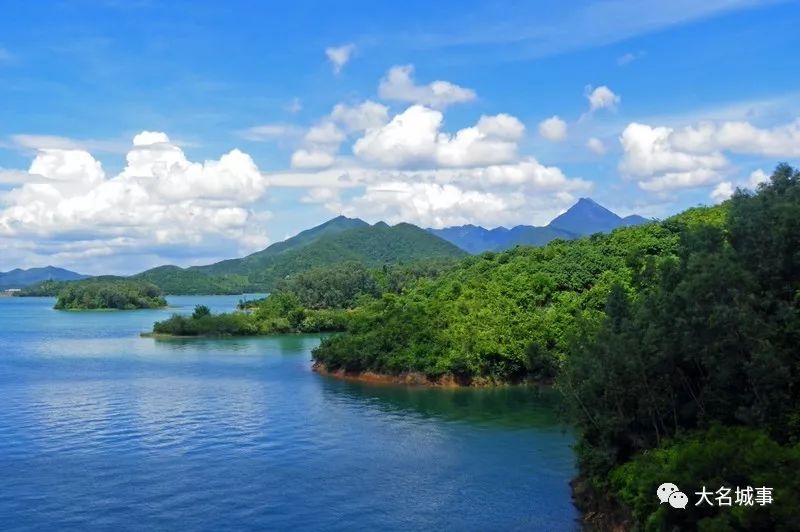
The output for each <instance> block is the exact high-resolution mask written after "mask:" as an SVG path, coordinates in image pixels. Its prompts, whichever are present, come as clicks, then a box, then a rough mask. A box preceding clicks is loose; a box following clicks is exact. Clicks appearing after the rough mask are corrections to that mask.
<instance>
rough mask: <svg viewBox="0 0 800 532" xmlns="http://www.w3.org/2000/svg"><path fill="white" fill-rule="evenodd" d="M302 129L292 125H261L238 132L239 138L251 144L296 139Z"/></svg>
mask: <svg viewBox="0 0 800 532" xmlns="http://www.w3.org/2000/svg"><path fill="white" fill-rule="evenodd" d="M301 132H302V129H301V128H299V127H298V126H295V125H293V124H281V123H277V124H263V125H260V126H253V127H249V128H247V129H244V130H242V131H239V136H240V137H242V138H244V139H246V140H251V141H253V142H264V141H275V140H286V139H291V138H294V137H297V136H298V135H300V134H301Z"/></svg>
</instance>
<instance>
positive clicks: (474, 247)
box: [428, 225, 576, 253]
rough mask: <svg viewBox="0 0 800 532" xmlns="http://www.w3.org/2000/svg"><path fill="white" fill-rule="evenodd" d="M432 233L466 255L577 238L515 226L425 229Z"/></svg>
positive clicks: (526, 226)
mask: <svg viewBox="0 0 800 532" xmlns="http://www.w3.org/2000/svg"><path fill="white" fill-rule="evenodd" d="M428 231H430V232H431V233H433V234H434V235H436V236H439V237H441V238H443V239H445V240H447V241H448V242H451V243H453V244H455V245H456V246H458V247H460V248H461V249H463V250H464V251H466V252H468V253H482V252H484V251H501V250H504V249H508V248H511V247H514V246H516V245H528V246H543V245H545V244H547V243H548V242H550V241H551V240H553V239H556V238H564V239H571V238H575V236H576V235H574V234H572V233H568V232H567V231H561V230H559V229H554V228H552V227H535V226H532V225H518V226H516V227H512V228H511V229H506V228H505V227H497V228H495V229H486V228H484V227H480V226H477V225H462V226H459V227H447V228H445V229H428Z"/></svg>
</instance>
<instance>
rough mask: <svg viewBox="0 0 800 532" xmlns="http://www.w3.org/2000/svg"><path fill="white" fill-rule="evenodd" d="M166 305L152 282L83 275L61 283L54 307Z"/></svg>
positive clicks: (128, 308) (136, 307)
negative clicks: (81, 278)
mask: <svg viewBox="0 0 800 532" xmlns="http://www.w3.org/2000/svg"><path fill="white" fill-rule="evenodd" d="M165 306H167V301H166V300H165V299H164V297H163V295H162V293H161V289H160V288H158V287H157V286H156V285H154V284H152V283H145V282H141V281H127V280H105V279H101V278H93V279H86V280H83V281H72V282H68V283H64V284H63V286H61V287H60V289H59V292H58V299H57V300H56V304H55V307H54V308H56V309H58V310H100V309H116V310H133V309H142V308H159V307H165Z"/></svg>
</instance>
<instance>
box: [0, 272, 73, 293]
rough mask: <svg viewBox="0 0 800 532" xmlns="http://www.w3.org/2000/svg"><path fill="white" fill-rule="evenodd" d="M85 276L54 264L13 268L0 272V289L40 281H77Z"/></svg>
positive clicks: (23, 285) (28, 284)
mask: <svg viewBox="0 0 800 532" xmlns="http://www.w3.org/2000/svg"><path fill="white" fill-rule="evenodd" d="M86 277H88V276H86V275H82V274H80V273H75V272H73V271H70V270H65V269H64V268H56V267H55V266H46V267H44V268H30V269H27V270H22V269H20V268H15V269H13V270H11V271H7V272H0V290H8V289H10V288H23V287H25V286H30V285H32V284H36V283H41V282H42V281H51V280H52V281H77V280H78V279H85V278H86Z"/></svg>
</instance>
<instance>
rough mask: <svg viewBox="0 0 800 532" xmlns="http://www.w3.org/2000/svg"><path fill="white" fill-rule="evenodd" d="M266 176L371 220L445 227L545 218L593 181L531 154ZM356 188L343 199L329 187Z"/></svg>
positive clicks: (338, 209) (315, 200)
mask: <svg viewBox="0 0 800 532" xmlns="http://www.w3.org/2000/svg"><path fill="white" fill-rule="evenodd" d="M270 182H271V183H273V184H276V185H282V186H297V187H309V188H310V189H311V190H313V191H314V192H313V193H308V194H306V196H305V197H304V201H306V202H309V203H312V202H313V203H322V204H324V205H325V206H326V207H327V208H329V210H331V211H332V212H335V213H337V214H338V213H344V214H347V215H348V216H359V217H362V218H366V219H369V220H372V221H377V220H386V221H388V222H391V223H396V222H400V221H406V222H411V223H416V224H419V225H422V226H433V227H444V226H448V225H457V224H461V223H480V224H484V225H488V226H497V225H503V224H505V225H514V224H519V223H547V221H549V220H550V219H551V218H553V217H554V216H556V215H558V214H559V213H560V212H561V211H563V209H564V208H566V207H567V206H569V205H570V204H572V203H573V202H574V201H575V196H574V195H573V193H581V194H583V193H586V192H588V191H589V190H591V183H590V182H588V181H584V180H582V179H575V178H569V177H567V176H566V175H564V173H563V172H562V171H561V170H560V169H559V168H557V167H554V166H545V165H543V164H541V163H540V162H538V161H537V160H536V159H534V158H532V157H529V158H526V159H523V160H520V161H516V162H513V163H508V164H497V165H488V166H484V167H471V168H431V169H417V170H413V169H398V168H387V169H370V168H364V167H351V168H337V169H325V170H322V171H319V172H307V173H275V174H271V175H270ZM342 188H350V189H351V190H361V191H362V192H361V193H360V194H359V193H356V194H352V193H351V194H349V196H351V199H349V200H347V201H344V200H342V199H340V197H339V195H338V193H335V192H334V191H336V190H339V189H342Z"/></svg>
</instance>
